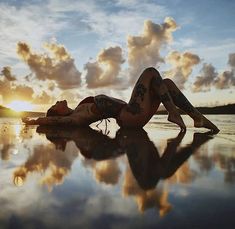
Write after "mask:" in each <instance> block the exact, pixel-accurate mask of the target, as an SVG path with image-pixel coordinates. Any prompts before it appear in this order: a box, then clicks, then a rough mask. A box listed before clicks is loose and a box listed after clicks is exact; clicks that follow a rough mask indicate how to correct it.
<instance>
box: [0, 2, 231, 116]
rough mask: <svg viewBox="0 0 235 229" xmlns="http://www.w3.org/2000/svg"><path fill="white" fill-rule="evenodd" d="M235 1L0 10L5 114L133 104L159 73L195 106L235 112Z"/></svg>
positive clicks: (0, 92) (16, 5)
mask: <svg viewBox="0 0 235 229" xmlns="http://www.w3.org/2000/svg"><path fill="white" fill-rule="evenodd" d="M234 12H235V1H233V0H223V1H221V0H207V1H204V0H198V1H193V0H188V1H183V0H110V1H105V0H81V1H75V0H63V1H62V0H47V1H39V0H31V1H26V0H23V1H19V0H7V1H4V0H0V31H1V33H0V104H2V105H7V104H9V103H11V102H12V101H15V100H21V101H27V102H31V103H32V104H35V107H34V109H35V110H43V111H45V110H46V109H47V108H48V107H50V105H52V104H53V103H55V101H57V100H64V99H66V100H67V101H68V103H69V105H70V106H71V107H72V108H74V107H75V106H76V105H77V104H78V103H79V101H81V100H82V99H83V98H84V97H86V96H89V95H93V96H94V95H97V94H101V93H102V94H107V95H110V96H114V97H118V98H120V99H123V100H125V101H128V100H129V98H130V94H131V91H132V88H133V86H134V84H135V82H136V80H137V79H138V77H139V75H140V74H141V72H142V71H143V70H144V69H145V68H147V67H156V68H157V69H158V70H159V71H160V73H161V75H162V77H163V78H171V79H173V80H174V82H176V84H177V86H178V87H179V88H180V89H182V90H183V93H185V95H186V96H187V97H188V99H189V100H190V101H191V102H192V103H193V104H194V105H195V106H214V105H223V104H228V103H234V102H235V96H234V95H235V90H234V86H235V23H234V21H235V14H234Z"/></svg>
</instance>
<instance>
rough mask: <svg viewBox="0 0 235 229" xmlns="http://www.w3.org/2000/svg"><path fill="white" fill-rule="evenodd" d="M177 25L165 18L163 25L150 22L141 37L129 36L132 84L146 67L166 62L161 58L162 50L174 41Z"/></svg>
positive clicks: (145, 25) (129, 61) (146, 22)
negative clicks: (173, 33)
mask: <svg viewBox="0 0 235 229" xmlns="http://www.w3.org/2000/svg"><path fill="white" fill-rule="evenodd" d="M176 29H177V24H176V22H175V21H174V19H172V18H169V17H167V18H165V21H164V23H163V24H160V25H159V24H155V23H153V22H152V21H150V20H148V21H145V23H144V30H143V33H142V34H141V35H140V36H128V41H127V42H128V63H129V67H130V83H133V82H135V80H136V79H137V77H138V76H139V75H140V73H141V71H143V69H145V68H146V67H151V66H156V65H157V64H158V63H161V62H164V59H163V58H162V57H161V56H160V48H161V47H162V46H163V45H165V44H168V43H170V42H171V41H172V32H173V31H175V30H176Z"/></svg>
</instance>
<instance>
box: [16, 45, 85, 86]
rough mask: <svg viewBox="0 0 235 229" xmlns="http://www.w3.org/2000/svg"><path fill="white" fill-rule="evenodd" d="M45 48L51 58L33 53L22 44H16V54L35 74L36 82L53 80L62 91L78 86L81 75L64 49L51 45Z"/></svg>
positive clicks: (27, 46) (60, 46)
mask: <svg viewBox="0 0 235 229" xmlns="http://www.w3.org/2000/svg"><path fill="white" fill-rule="evenodd" d="M45 48H47V49H48V50H49V51H50V52H51V54H52V56H49V55H48V54H45V53H44V54H37V53H34V52H32V51H31V48H30V47H29V45H28V44H26V43H23V42H19V43H18V45H17V53H18V55H19V56H20V57H21V58H22V59H23V60H24V62H25V63H26V64H27V65H28V66H29V68H30V69H31V71H32V72H34V73H35V76H36V78H37V79H38V80H43V81H45V80H47V79H49V80H53V81H55V82H56V83H57V85H58V87H59V88H60V89H63V90H65V89H71V88H76V87H78V86H80V83H81V73H80V72H79V71H78V70H77V68H76V66H75V64H74V59H73V58H71V56H70V54H69V53H68V52H67V50H66V49H65V47H64V46H62V45H59V44H55V43H52V44H46V45H45Z"/></svg>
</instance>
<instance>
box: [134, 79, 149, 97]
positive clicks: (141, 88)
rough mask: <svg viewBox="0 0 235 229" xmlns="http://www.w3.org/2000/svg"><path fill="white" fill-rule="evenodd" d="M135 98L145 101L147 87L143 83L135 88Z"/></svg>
mask: <svg viewBox="0 0 235 229" xmlns="http://www.w3.org/2000/svg"><path fill="white" fill-rule="evenodd" d="M134 90H135V93H134V98H138V97H140V98H141V100H142V101H143V100H144V94H145V93H146V92H147V89H146V87H145V86H144V85H143V84H142V83H138V84H137V85H136V87H135V89H134Z"/></svg>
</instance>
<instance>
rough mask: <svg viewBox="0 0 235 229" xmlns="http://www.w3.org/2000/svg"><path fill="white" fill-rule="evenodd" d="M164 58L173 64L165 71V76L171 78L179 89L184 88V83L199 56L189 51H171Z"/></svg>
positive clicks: (198, 60) (197, 61)
mask: <svg viewBox="0 0 235 229" xmlns="http://www.w3.org/2000/svg"><path fill="white" fill-rule="evenodd" d="M166 59H167V61H168V62H169V63H170V64H171V65H172V66H173V68H172V69H171V70H169V71H167V72H165V74H166V76H168V77H170V78H172V79H173V80H174V81H175V83H176V84H177V86H178V87H179V88H180V89H184V84H185V83H186V82H187V80H188V77H189V75H190V74H191V73H192V69H193V67H194V65H197V64H198V63H199V62H200V57H199V56H198V55H196V54H193V53H190V52H184V53H180V52H178V51H172V52H170V53H169V54H168V55H167V57H166Z"/></svg>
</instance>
